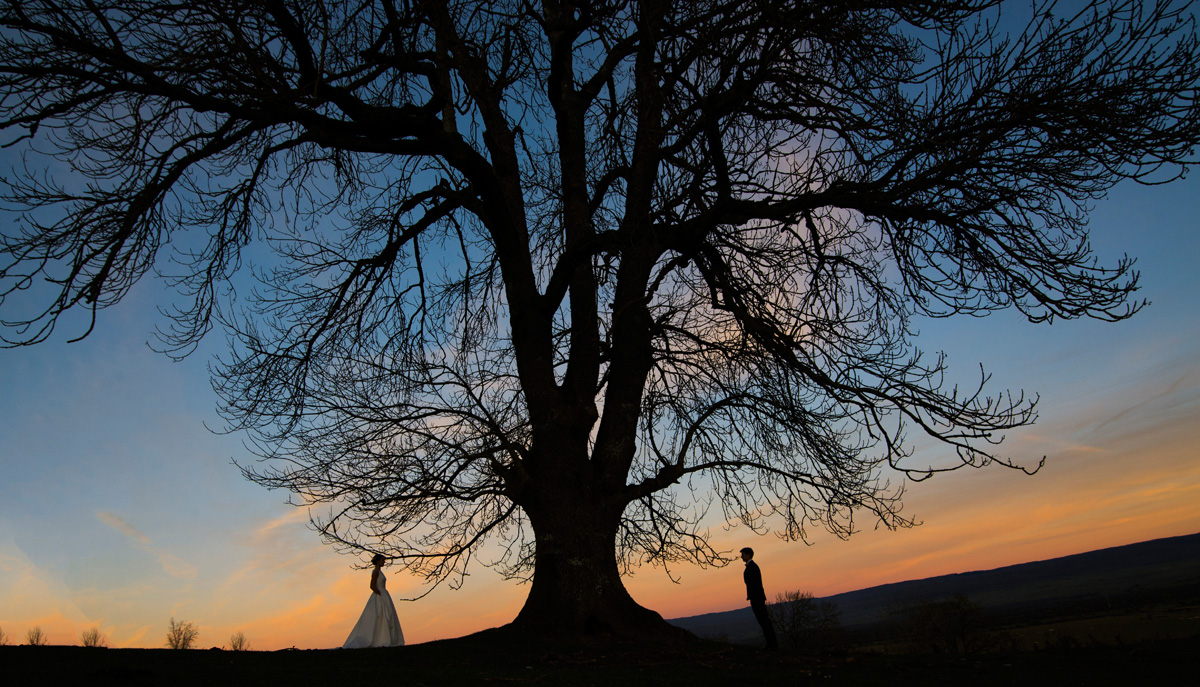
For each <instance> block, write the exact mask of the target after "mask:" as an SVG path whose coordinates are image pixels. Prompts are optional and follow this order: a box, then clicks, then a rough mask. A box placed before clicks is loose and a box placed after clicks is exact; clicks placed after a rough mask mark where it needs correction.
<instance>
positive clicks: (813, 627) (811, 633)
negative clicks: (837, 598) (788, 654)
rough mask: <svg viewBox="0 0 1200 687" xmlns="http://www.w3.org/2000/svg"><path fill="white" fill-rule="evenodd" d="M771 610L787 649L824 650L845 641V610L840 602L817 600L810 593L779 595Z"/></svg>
mask: <svg viewBox="0 0 1200 687" xmlns="http://www.w3.org/2000/svg"><path fill="white" fill-rule="evenodd" d="M769 611H770V614H771V622H772V623H774V624H775V632H776V634H778V635H779V643H780V646H781V647H783V648H785V649H790V650H792V651H796V652H799V653H821V652H825V651H829V650H830V649H833V648H835V647H837V646H839V645H840V644H841V642H842V618H841V616H842V613H841V611H840V610H839V609H838V607H837V604H835V603H834V602H832V601H817V600H816V599H815V598H813V595H812V593H811V592H801V591H789V592H784V593H782V594H779V595H778V596H776V597H775V603H774V604H773V605H772V606H770V609H769Z"/></svg>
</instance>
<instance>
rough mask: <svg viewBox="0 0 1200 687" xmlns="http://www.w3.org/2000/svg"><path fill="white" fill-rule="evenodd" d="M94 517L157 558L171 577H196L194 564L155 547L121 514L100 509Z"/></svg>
mask: <svg viewBox="0 0 1200 687" xmlns="http://www.w3.org/2000/svg"><path fill="white" fill-rule="evenodd" d="M96 518H97V519H98V520H100V522H102V523H104V524H105V525H108V526H109V527H111V528H113V529H114V530H116V531H118V532H120V533H121V534H123V535H125V536H126V537H128V538H129V539H131V540H133V542H134V544H136V545H137V547H138V548H139V549H141V550H143V551H145V552H146V553H149V554H150V555H152V556H154V558H155V559H157V560H158V564H159V565H160V566H162V569H163V572H165V573H167V574H168V575H170V576H171V577H174V578H175V579H177V580H193V579H195V578H196V567H195V566H193V565H192V564H191V563H188V562H187V561H185V560H183V559H182V558H180V557H178V556H176V555H174V554H172V553H168V552H166V551H162V550H160V549H158V548H156V547H155V546H154V544H153V543H152V542H151V541H150V537H147V536H146V535H145V534H143V533H142V531H141V530H139V529H138V528H136V527H134V526H133V525H131V524H129V522H127V521H126V520H125V519H124V518H122V517H121V516H119V515H117V514H116V513H113V512H111V511H100V512H99V513H96Z"/></svg>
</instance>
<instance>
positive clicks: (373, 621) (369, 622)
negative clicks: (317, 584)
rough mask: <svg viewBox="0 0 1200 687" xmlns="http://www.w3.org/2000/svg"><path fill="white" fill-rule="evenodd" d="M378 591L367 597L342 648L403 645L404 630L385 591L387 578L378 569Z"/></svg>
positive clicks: (376, 583)
mask: <svg viewBox="0 0 1200 687" xmlns="http://www.w3.org/2000/svg"><path fill="white" fill-rule="evenodd" d="M375 586H376V587H378V588H379V593H378V594H376V593H374V592H372V593H371V598H370V599H367V607H366V608H364V609H363V612H362V615H361V616H359V618H358V622H357V623H355V624H354V629H353V630H350V636H349V637H347V638H346V643H345V644H342V648H343V649H365V648H367V647H373V646H404V631H403V630H401V629H400V619H399V618H397V617H396V606H395V604H393V603H392V596H391V594H388V591H387V578H386V577H384V576H383V571H382V570H380V571H379V579H377V580H376V581H375Z"/></svg>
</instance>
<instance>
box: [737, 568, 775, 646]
mask: <svg viewBox="0 0 1200 687" xmlns="http://www.w3.org/2000/svg"><path fill="white" fill-rule="evenodd" d="M742 579H743V580H745V581H746V599H747V600H748V601H749V602H750V610H752V611H754V617H755V619H757V620H758V624H759V625H760V626H762V631H763V637H765V638H766V640H767V648H768V649H774V648H776V647H777V646H778V644H777V643H776V641H775V626H774V625H772V624H771V616H770V614H768V613H767V592H766V591H764V590H763V583H762V571H761V570H759V569H758V564H757V563H755V562H754V561H746V570H745V572H743V573H742Z"/></svg>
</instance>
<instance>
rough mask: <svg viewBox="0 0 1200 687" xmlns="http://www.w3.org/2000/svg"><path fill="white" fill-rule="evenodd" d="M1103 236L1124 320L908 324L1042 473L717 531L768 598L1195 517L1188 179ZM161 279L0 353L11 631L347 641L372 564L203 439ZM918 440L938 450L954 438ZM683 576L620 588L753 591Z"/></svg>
mask: <svg viewBox="0 0 1200 687" xmlns="http://www.w3.org/2000/svg"><path fill="white" fill-rule="evenodd" d="M0 221H4V222H9V221H10V218H8V217H3V216H0ZM1091 231H1092V240H1093V247H1094V249H1095V250H1096V252H1097V254H1098V255H1099V256H1101V258H1102V260H1103V261H1104V262H1105V263H1107V264H1115V263H1116V262H1117V260H1118V259H1119V258H1120V256H1121V255H1122V254H1123V253H1129V254H1130V255H1131V256H1133V257H1135V258H1136V259H1137V261H1138V262H1137V265H1138V268H1139V269H1140V271H1141V274H1142V282H1141V284H1142V288H1141V290H1140V291H1139V293H1138V297H1139V298H1144V299H1147V300H1149V301H1151V305H1150V306H1149V307H1147V308H1146V309H1145V310H1144V311H1142V312H1141V313H1140V314H1138V315H1137V316H1135V317H1134V318H1132V319H1130V320H1127V321H1124V322H1120V323H1115V324H1113V323H1102V322H1094V321H1073V322H1066V321H1060V322H1056V323H1054V324H1053V325H1033V324H1029V323H1027V322H1024V321H1023V320H1021V319H1020V317H1019V316H1018V315H1017V314H1016V313H1013V312H1004V313H998V314H995V315H993V316H992V317H989V318H986V319H971V318H964V319H954V320H939V321H928V322H924V323H922V324H921V326H920V329H921V333H920V335H919V337H918V338H917V343H918V345H919V346H920V347H921V348H922V349H923V350H925V351H926V352H929V353H932V352H936V351H939V350H942V351H945V352H946V353H947V354H948V356H949V364H950V366H951V370H952V372H953V373H954V375H955V379H957V380H961V381H962V382H964V383H965V384H969V383H970V382H971V381H973V380H977V378H978V375H979V366H980V365H981V364H982V365H983V366H984V368H985V369H986V371H987V372H988V373H990V374H991V375H992V381H991V383H990V385H989V388H990V389H991V390H992V392H993V393H999V392H1001V391H1003V390H1005V389H1012V390H1014V391H1017V390H1024V391H1025V392H1026V393H1027V394H1036V395H1039V396H1040V403H1039V406H1038V408H1039V416H1040V418H1039V421H1038V422H1037V424H1035V425H1033V426H1031V427H1027V428H1024V429H1022V430H1020V431H1016V432H1013V433H1011V435H1010V436H1009V437H1008V438H1007V439H1006V441H1005V442H1004V444H1003V445H1002V447H1001V448H1000V452H1001V453H1002V454H1004V455H1007V456H1011V457H1013V458H1014V459H1016V460H1017V461H1018V462H1022V463H1024V464H1027V465H1033V464H1036V462H1037V460H1038V459H1039V458H1041V457H1042V456H1046V465H1045V467H1044V468H1043V469H1042V470H1041V471H1040V472H1039V473H1038V474H1036V475H1034V476H1028V475H1025V474H1023V473H1021V472H1019V471H1014V470H1007V469H1004V468H1001V467H990V468H986V469H983V470H960V471H957V472H954V473H949V474H943V475H938V476H936V477H934V478H933V479H931V480H928V481H925V482H921V483H910V484H909V485H908V493H907V496H906V498H905V511H904V513H905V514H906V515H912V516H915V517H916V518H917V519H918V520H920V521H921V523H922V524H921V525H920V526H918V527H915V528H912V529H908V530H901V531H888V530H886V529H875V528H874V523H872V522H871V521H869V520H867V519H864V520H862V521H861V522H860V523H859V526H860V529H861V531H860V532H859V533H857V534H855V535H854V536H852V537H851V538H850V539H848V540H840V539H838V538H836V537H833V536H831V535H827V534H823V533H821V532H815V531H814V532H812V533H811V534H812V537H811V539H810V541H809V543H808V544H807V545H806V544H804V543H789V542H783V541H781V540H780V539H779V538H778V537H776V536H774V535H772V534H768V535H766V536H757V535H755V534H754V533H752V532H749V531H747V530H746V529H745V528H744V527H732V528H729V529H723V528H721V527H720V526H719V525H720V523H718V527H717V528H716V529H714V531H713V535H714V539H715V541H716V542H717V543H718V545H719V547H720V548H723V549H725V550H727V551H734V550H736V549H739V548H741V547H742V546H747V545H749V546H753V547H754V548H755V550H756V551H757V554H756V556H755V559H756V560H757V561H758V563H759V565H760V566H761V568H762V571H763V579H764V583H765V587H766V590H767V593H768V595H769V596H770V597H772V598H773V597H774V596H775V595H776V594H777V593H780V592H784V591H787V590H802V591H811V592H812V593H813V594H815V595H817V596H827V595H831V594H837V593H840V592H846V591H852V590H856V589H861V588H865V587H870V586H874V585H879V584H886V583H890V582H898V581H903V580H910V579H919V578H924V577H930V576H935V575H941V574H947V573H956V572H965V571H971V570H984V569H991V568H996V567H1000V566H1004V565H1010V564H1015V563H1023V562H1028V561H1033V560H1043V559H1047V558H1053V557H1057V556H1063V555H1068V554H1073V553H1080V552H1084V551H1090V550H1094V549H1098V548H1104V547H1108V546H1116V545H1121V544H1129V543H1134V542H1139V541H1146V540H1150V539H1155V538H1160V537H1169V536H1177V535H1184V534H1192V533H1196V532H1200V455H1198V449H1197V447H1200V175H1193V178H1191V179H1187V180H1184V181H1181V182H1177V183H1173V184H1170V185H1166V186H1156V187H1143V186H1138V185H1136V184H1125V185H1122V186H1119V187H1117V188H1116V189H1115V190H1114V191H1113V192H1112V193H1111V195H1110V197H1109V198H1108V199H1107V200H1106V201H1104V202H1102V203H1099V204H1097V206H1096V207H1095V209H1094V212H1093V213H1092V221H1091ZM165 288H166V287H165V286H163V285H162V283H161V282H159V281H155V280H153V279H146V280H143V282H142V283H140V284H139V285H138V287H137V288H135V289H134V290H133V291H132V292H131V294H130V295H129V297H128V298H126V299H125V301H123V302H122V303H120V304H119V305H118V306H116V307H113V308H110V309H108V310H105V311H102V312H101V317H100V319H99V322H98V324H97V327H96V330H95V332H94V333H93V334H92V335H91V336H90V337H88V338H87V339H85V340H83V341H81V342H78V343H73V344H67V343H65V341H66V339H68V338H71V337H72V336H73V335H75V334H77V333H78V332H79V327H75V328H69V329H68V330H66V331H63V332H60V333H57V334H56V336H55V337H54V339H53V340H52V341H50V342H47V343H44V344H41V345H38V346H35V347H30V348H21V349H12V350H0V631H3V633H4V634H5V635H6V637H7V641H8V642H9V643H23V642H24V637H25V633H26V631H27V630H28V629H30V628H32V627H34V626H40V627H41V629H42V630H43V631H44V632H45V633H46V634H47V635H48V638H49V643H51V644H78V643H79V636H80V633H81V632H83V631H84V630H87V629H90V628H93V627H98V628H99V629H100V630H101V631H102V632H103V633H104V634H105V635H106V637H107V639H108V643H109V645H110V646H113V647H158V646H163V645H164V643H165V635H166V632H167V626H168V622H169V620H170V619H172V618H174V619H176V620H183V621H190V622H194V623H195V624H196V625H197V626H198V628H199V638H198V646H200V647H203V648H207V647H210V646H221V645H228V643H229V638H230V635H231V634H233V633H235V632H238V631H241V632H243V633H244V634H245V635H246V637H247V638H248V639H249V641H250V644H251V647H252V648H254V649H263V650H270V649H281V648H287V647H297V648H332V647H337V646H340V645H341V643H342V642H343V640H344V639H345V638H346V635H347V634H348V633H349V631H350V629H351V627H352V626H353V624H354V621H355V620H356V619H357V617H358V614H359V613H360V612H361V610H362V608H363V605H364V603H365V602H366V601H367V596H368V594H369V593H370V590H369V588H368V582H369V577H370V573H369V572H368V571H366V570H362V569H356V568H355V567H354V566H361V565H362V564H363V560H362V559H359V558H356V557H352V556H346V555H339V554H338V553H336V552H335V551H334V550H333V549H332V548H331V547H328V546H324V545H322V544H321V542H320V540H319V539H318V537H317V536H316V534H315V533H314V532H313V531H312V530H311V529H310V528H309V527H308V515H307V513H306V511H304V510H302V509H300V508H296V507H293V506H289V505H287V504H286V503H285V501H286V500H287V498H288V494H287V493H284V492H280V491H274V492H272V491H267V490H265V489H263V488H261V487H258V486H256V485H254V484H251V483H250V482H248V481H246V480H244V479H243V478H242V476H241V474H240V473H239V471H238V469H237V468H236V467H235V466H234V465H233V462H234V461H238V462H242V463H245V462H249V461H252V460H253V459H252V457H251V455H250V453H249V452H248V451H247V450H246V449H245V448H244V447H243V445H242V441H243V437H242V436H239V435H221V434H216V433H214V432H212V431H210V428H213V429H216V428H220V427H221V426H222V421H221V420H220V418H218V417H217V415H216V413H215V412H214V407H215V405H216V401H217V399H216V396H215V394H214V393H213V391H212V390H211V388H210V386H209V376H208V369H207V366H208V364H209V363H210V361H211V359H212V356H213V355H215V354H217V353H220V352H222V351H223V348H224V339H223V337H222V336H221V335H220V332H214V334H216V335H215V336H210V337H209V338H208V339H207V340H206V342H205V344H204V346H203V347H202V348H201V350H199V351H198V352H196V353H195V354H193V355H192V356H191V357H189V358H187V359H186V360H184V361H182V362H178V363H176V362H172V361H171V360H170V359H168V358H167V357H165V356H163V355H159V354H156V353H154V352H153V351H151V350H150V349H149V348H148V346H147V344H146V342H147V341H148V340H149V339H151V338H152V336H153V331H154V328H155V326H156V325H160V324H162V319H161V316H160V315H159V314H158V312H157V307H158V306H161V305H163V304H164V303H165V302H166V298H165V292H164V291H163V289H165ZM915 447H916V449H917V455H920V456H929V457H930V459H931V461H930V462H938V461H937V458H938V457H939V456H944V455H946V454H949V453H950V452H949V451H948V450H946V449H944V448H941V447H938V446H933V445H930V444H928V443H925V444H922V443H918V444H916V445H915ZM896 479H900V478H899V477H897V478H896ZM485 558H486V557H485ZM387 572H388V588H389V590H390V591H391V594H392V596H393V598H395V599H396V600H397V610H398V612H399V616H400V621H401V624H402V625H403V627H404V632H405V636H406V639H407V640H408V642H409V643H415V642H427V641H431V640H435V639H442V638H448V637H456V636H460V635H463V634H467V633H470V632H474V631H477V630H482V629H485V628H489V627H495V626H498V625H502V624H505V623H507V622H509V621H510V620H512V619H513V617H514V616H515V615H516V614H517V612H518V611H519V610H520V608H521V605H522V603H523V601H524V598H525V595H526V593H527V591H528V587H526V586H522V585H519V584H516V583H512V582H506V581H504V580H502V579H501V578H500V576H499V575H498V574H496V573H494V572H492V571H491V570H489V569H487V568H484V567H482V566H478V567H476V568H474V569H473V570H472V574H471V576H470V577H468V578H467V579H466V581H465V584H464V585H463V587H462V588H461V589H458V590H454V589H450V588H449V587H448V586H443V587H440V588H438V589H437V590H435V591H433V592H432V593H430V594H429V595H428V596H425V597H424V598H422V599H420V600H417V601H412V602H407V601H401V599H403V598H405V597H415V596H419V595H420V594H422V593H423V592H424V591H425V588H424V587H423V586H422V583H421V580H419V579H416V578H412V577H408V576H405V575H404V574H403V573H401V572H399V571H398V570H392V569H388V571H387ZM672 573H673V574H674V576H675V577H676V578H678V579H679V583H678V584H676V583H673V582H672V581H671V579H670V578H669V577H668V575H666V574H665V573H664V572H663V570H662V569H661V568H654V567H644V568H641V569H639V570H638V571H637V572H636V574H635V575H634V576H633V577H631V578H628V579H627V581H626V583H627V585H628V587H629V589H630V591H631V593H632V594H633V596H634V598H635V599H636V600H637V601H638V602H640V603H641V604H642V605H644V606H647V607H649V608H652V609H654V610H656V611H658V612H659V613H661V614H662V615H663V616H664V617H666V618H676V617H683V616H690V615H697V614H702V613H709V612H715V611H725V610H730V609H734V608H740V607H744V606H746V601H745V587H744V585H743V583H742V566H741V563H740V562H737V563H734V564H731V565H729V566H728V567H725V568H711V569H700V568H696V567H690V566H679V567H676V568H672Z"/></svg>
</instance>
